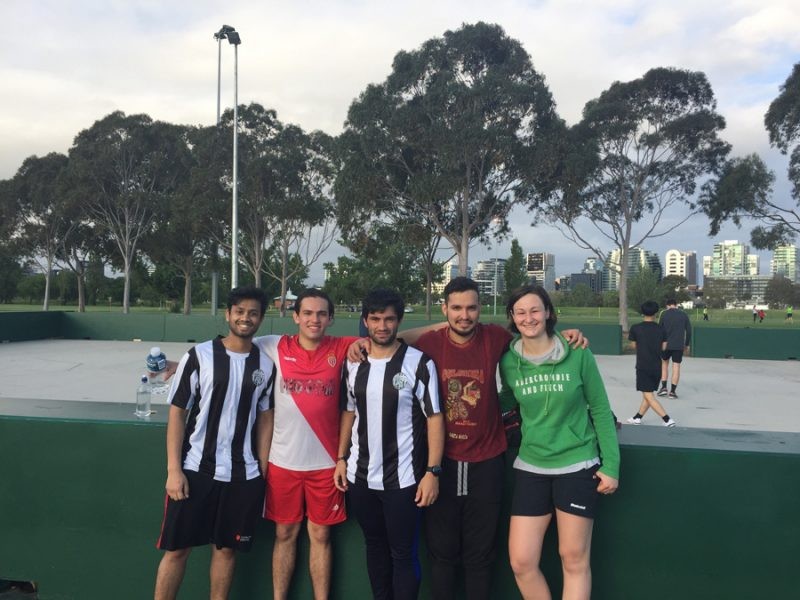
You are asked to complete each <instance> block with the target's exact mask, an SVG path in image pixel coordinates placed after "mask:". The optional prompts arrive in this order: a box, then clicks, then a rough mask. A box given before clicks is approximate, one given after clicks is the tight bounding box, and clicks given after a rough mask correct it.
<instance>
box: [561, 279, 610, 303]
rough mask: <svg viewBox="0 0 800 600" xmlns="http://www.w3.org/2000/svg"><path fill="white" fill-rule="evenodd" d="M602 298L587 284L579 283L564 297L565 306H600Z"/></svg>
mask: <svg viewBox="0 0 800 600" xmlns="http://www.w3.org/2000/svg"><path fill="white" fill-rule="evenodd" d="M601 302H602V298H601V297H600V296H599V295H598V294H596V293H595V292H593V291H592V288H590V287H589V286H588V285H586V284H585V283H579V284H577V285H576V286H575V287H574V288H572V289H571V290H570V291H569V292H568V293H566V294H565V297H564V306H584V307H586V306H600V305H601Z"/></svg>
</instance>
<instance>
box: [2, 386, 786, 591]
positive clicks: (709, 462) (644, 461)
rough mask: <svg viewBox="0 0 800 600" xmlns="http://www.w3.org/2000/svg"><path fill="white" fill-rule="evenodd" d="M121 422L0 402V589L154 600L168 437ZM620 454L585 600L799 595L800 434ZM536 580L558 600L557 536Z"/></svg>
mask: <svg viewBox="0 0 800 600" xmlns="http://www.w3.org/2000/svg"><path fill="white" fill-rule="evenodd" d="M129 414H130V406H129V405H116V404H104V403H81V402H57V401H50V402H35V401H22V400H18V401H13V400H7V399H2V400H0V455H1V456H2V457H3V460H2V461H0V482H2V483H0V540H2V543H0V579H3V578H5V579H19V580H35V581H38V582H39V586H40V590H41V592H40V595H39V597H40V599H41V600H56V599H58V600H95V599H97V600H107V599H108V598H114V599H115V600H127V599H130V600H139V599H141V598H147V597H150V596H151V595H152V586H153V581H154V576H155V571H156V567H157V564H158V561H159V558H160V553H159V551H157V550H156V549H155V547H154V544H155V541H156V539H157V537H158V533H159V531H158V530H159V525H160V522H161V516H162V510H163V499H164V491H163V489H164V479H165V457H164V435H165V427H164V423H163V421H154V422H150V423H145V422H139V421H136V420H134V419H133V418H131V417H129ZM161 419H163V415H162V416H161ZM621 446H622V473H621V487H620V490H619V492H618V493H617V494H615V495H614V496H611V497H603V498H602V499H601V506H600V511H599V515H598V518H597V521H596V525H595V533H594V542H593V550H592V556H593V558H592V563H593V576H594V593H593V596H592V597H593V598H595V599H597V600H625V599H631V600H641V599H643V598H647V599H648V600H675V599H676V598H681V599H682V600H683V599H693V598H697V599H708V598H726V599H734V600H735V599H742V600H744V599H747V600H750V599H752V598H789V597H794V596H795V595H796V585H795V584H794V582H793V579H792V577H791V576H790V575H791V573H793V572H794V569H795V567H796V563H797V556H798V550H799V549H800V519H798V518H797V515H796V506H797V502H796V500H797V498H798V497H800V477H797V476H796V474H797V473H798V472H800V434H776V433H760V432H734V431H712V430H690V429H680V428H676V429H666V428H661V427H637V428H633V427H625V428H623V430H622V432H621ZM509 485H510V469H509ZM507 504H508V495H507V498H506V508H507ZM506 523H507V519H504V530H503V532H502V534H501V542H500V544H499V546H498V548H499V553H498V560H497V568H496V578H495V579H496V581H495V590H494V597H496V598H502V599H504V600H505V599H511V598H518V597H519V595H518V594H517V592H516V587H515V585H514V581H513V577H512V575H511V571H510V568H509V566H508V557H507V554H506V547H505V543H504V540H505V537H506V533H507V529H506V528H505V524H506ZM257 533H258V540H257V542H256V545H255V548H254V550H253V552H251V553H250V554H248V555H242V556H241V557H240V560H239V564H238V568H237V573H236V581H235V586H234V593H233V595H232V598H233V600H250V599H252V598H256V597H258V598H268V597H270V595H271V579H270V578H271V575H270V556H271V547H272V536H273V529H272V526H271V525H270V524H269V523H268V522H266V521H263V522H261V523H260V526H259V529H258V532H257ZM334 548H335V550H334V554H335V565H334V579H333V587H334V593H333V598H334V599H345V598H346V599H351V598H367V597H369V595H370V594H369V588H368V583H367V577H366V572H365V566H364V559H363V538H362V537H361V532H360V530H359V529H358V527H357V525H356V524H355V523H354V522H352V521H348V522H347V523H345V524H343V525H341V526H338V527H336V528H335V529H334ZM306 556H307V545H306V543H305V542H303V544H302V546H301V550H300V559H299V561H298V572H297V574H296V578H295V579H296V581H295V586H294V588H293V596H292V597H293V598H295V599H306V598H309V597H311V590H310V585H309V580H308V572H307V568H306ZM207 568H208V550H207V549H198V550H197V551H195V553H194V555H193V556H192V557H191V559H190V561H189V570H188V572H187V576H186V580H185V582H184V586H183V588H182V591H181V595H180V598H184V599H194V598H203V597H207V596H208V583H207ZM543 569H544V570H545V573H546V575H547V577H548V579H549V580H550V581H551V585H552V586H553V588H554V597H558V596H559V595H560V593H559V591H558V585H559V584H558V580H559V578H560V568H559V563H558V558H557V550H556V547H555V539H554V536H553V533H552V532H550V533H548V538H547V541H546V548H545V553H544V560H543ZM421 597H422V598H427V597H428V594H427V587H426V586H425V585H424V583H423V593H422V594H421Z"/></svg>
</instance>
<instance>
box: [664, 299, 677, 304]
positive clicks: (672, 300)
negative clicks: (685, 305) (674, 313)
mask: <svg viewBox="0 0 800 600" xmlns="http://www.w3.org/2000/svg"><path fill="white" fill-rule="evenodd" d="M664 304H665V305H667V306H678V303H677V302H676V301H675V298H667V301H666V302H665V303H664Z"/></svg>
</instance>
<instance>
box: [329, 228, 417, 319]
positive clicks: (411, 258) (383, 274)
mask: <svg viewBox="0 0 800 600" xmlns="http://www.w3.org/2000/svg"><path fill="white" fill-rule="evenodd" d="M415 253H416V251H415V249H414V248H413V247H412V246H409V245H408V244H406V243H405V242H404V239H403V237H402V235H399V234H398V232H396V231H393V230H391V229H389V228H384V229H381V230H379V231H378V232H377V235H376V236H375V238H374V239H371V240H369V241H368V242H367V243H366V244H364V246H363V249H362V252H360V253H359V254H357V255H355V256H354V257H352V258H350V257H347V256H341V257H339V259H338V261H337V263H336V264H335V265H334V264H332V263H327V264H326V265H325V268H326V272H327V273H328V279H327V280H326V282H325V286H324V289H325V291H326V292H328V294H329V295H330V296H331V298H332V299H333V301H334V302H335V303H336V304H357V303H359V302H360V301H361V299H362V298H363V297H364V295H365V294H366V292H368V291H369V290H372V289H374V288H378V287H387V288H392V289H395V290H397V291H398V292H399V293H400V295H402V296H403V298H404V299H405V301H406V304H415V303H417V302H418V301H419V299H420V297H421V294H422V289H423V284H424V281H425V275H424V273H423V272H422V270H421V269H420V268H419V263H418V261H416V260H415Z"/></svg>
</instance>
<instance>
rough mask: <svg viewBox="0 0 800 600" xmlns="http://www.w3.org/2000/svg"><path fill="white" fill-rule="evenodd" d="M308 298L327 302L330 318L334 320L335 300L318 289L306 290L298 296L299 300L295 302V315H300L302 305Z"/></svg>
mask: <svg viewBox="0 0 800 600" xmlns="http://www.w3.org/2000/svg"><path fill="white" fill-rule="evenodd" d="M306 298H322V299H323V300H325V301H326V302H327V303H328V316H329V317H330V318H331V319H332V318H333V300H331V297H330V296H328V294H326V293H325V292H323V291H322V290H320V289H317V288H306V289H304V290H303V291H302V292H300V293H299V294H298V295H297V299H296V300H295V301H294V312H295V314H298V315H299V314H300V305H301V304H302V303H303V300H305V299H306Z"/></svg>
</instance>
